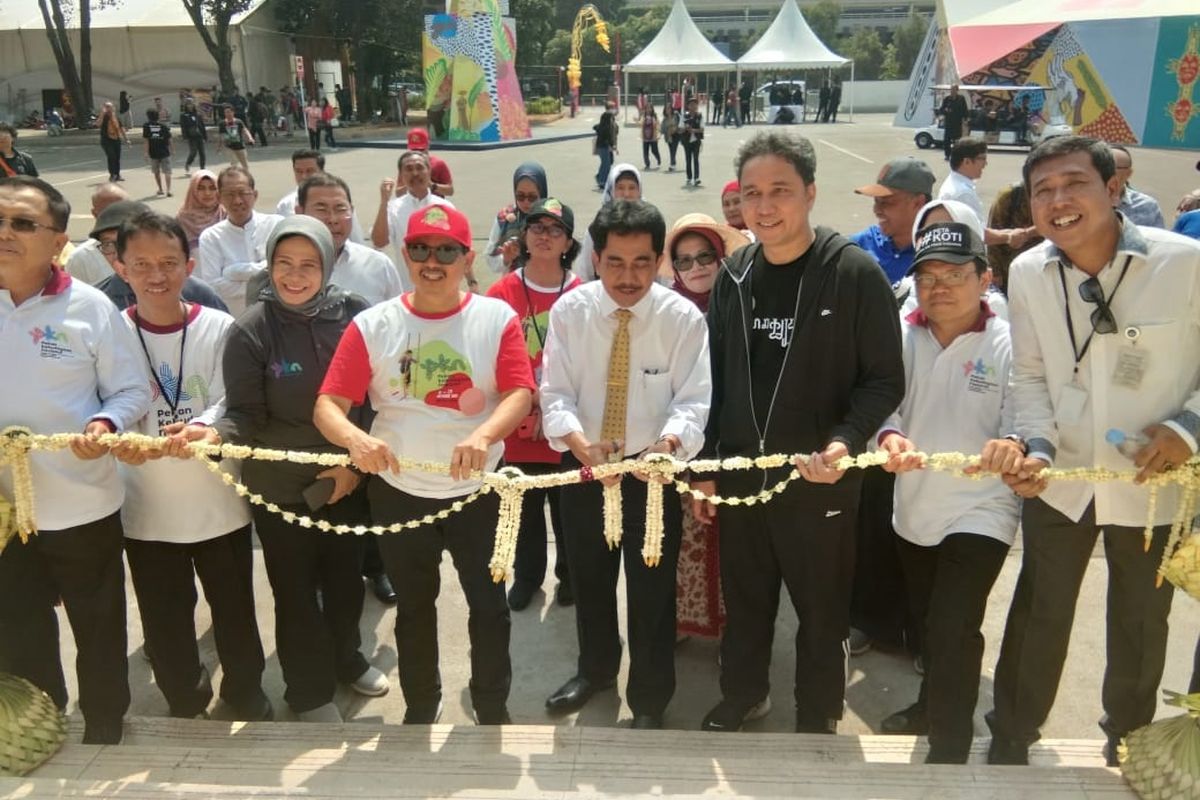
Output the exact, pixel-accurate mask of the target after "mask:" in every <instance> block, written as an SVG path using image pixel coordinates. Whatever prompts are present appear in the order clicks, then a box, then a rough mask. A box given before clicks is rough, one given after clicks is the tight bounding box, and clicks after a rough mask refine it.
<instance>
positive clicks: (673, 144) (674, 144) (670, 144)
mask: <svg viewBox="0 0 1200 800" xmlns="http://www.w3.org/2000/svg"><path fill="white" fill-rule="evenodd" d="M667 149H668V150H669V151H670V153H671V166H672V167H673V166H675V156H676V154H678V152H679V137H678V136H671V137H669V138H668V139H667Z"/></svg>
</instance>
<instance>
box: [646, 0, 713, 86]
mask: <svg viewBox="0 0 1200 800" xmlns="http://www.w3.org/2000/svg"><path fill="white" fill-rule="evenodd" d="M733 69H734V63H733V62H732V61H730V60H729V58H728V57H726V56H725V54H724V53H722V52H721V51H720V50H718V49H717V48H716V47H714V46H713V43H712V42H710V41H709V40H708V38H707V37H705V35H704V34H703V33H701V32H700V29H699V28H697V27H696V23H695V22H693V21H692V16H691V15H690V14H689V13H688V10H687V6H685V5H684V4H683V0H675V5H674V6H673V7H672V8H671V14H670V16H668V17H667V21H666V22H664V23H663V26H662V30H660V31H659V32H658V35H657V36H655V37H654V40H653V41H651V42H650V44H648V45H646V47H645V48H644V49H643V50H642V52H640V53H638V54H637V55H636V56H634V57H633V58H632V59H631V60H630V61H629V63H628V64H626V65H625V67H624V70H625V72H730V71H732V70H733Z"/></svg>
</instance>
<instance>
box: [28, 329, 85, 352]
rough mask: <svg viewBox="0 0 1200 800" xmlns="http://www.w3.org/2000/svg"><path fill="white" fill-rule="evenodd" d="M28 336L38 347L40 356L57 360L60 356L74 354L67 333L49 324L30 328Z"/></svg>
mask: <svg viewBox="0 0 1200 800" xmlns="http://www.w3.org/2000/svg"><path fill="white" fill-rule="evenodd" d="M29 337H30V338H31V339H33V345H34V347H37V348H38V350H39V355H41V357H42V358H49V359H53V360H54V361H58V360H59V359H61V358H65V357H68V356H73V355H75V351H74V350H72V349H71V340H70V339H69V338H68V337H67V334H66V333H65V332H64V331H60V330H55V329H54V328H53V327H52V326H50V325H46V326H45V327H42V328H33V329H31V330H30V331H29Z"/></svg>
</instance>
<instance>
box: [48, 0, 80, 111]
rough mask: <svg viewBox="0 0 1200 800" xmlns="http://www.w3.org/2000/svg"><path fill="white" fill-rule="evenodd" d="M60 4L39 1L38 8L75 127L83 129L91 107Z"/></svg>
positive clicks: (51, 1)
mask: <svg viewBox="0 0 1200 800" xmlns="http://www.w3.org/2000/svg"><path fill="white" fill-rule="evenodd" d="M60 3H61V0H38V7H39V8H40V9H41V11H42V21H43V22H44V23H45V24H46V38H47V39H49V40H50V49H51V50H53V51H54V60H55V61H56V62H58V73H59V75H60V76H61V77H62V82H63V88H64V89H65V90H66V92H67V96H68V97H70V98H71V105H72V106H73V110H74V112H75V125H76V126H77V127H80V128H83V127H86V126H87V121H88V117H89V116H90V114H91V106H90V104H89V103H88V102H87V100H86V98H85V97H84V94H83V88H82V86H81V85H80V82H79V72H78V70H77V69H76V67H75V52H74V51H73V50H72V49H71V40H70V39H68V38H67V22H66V20H65V19H64V18H63V13H62V5H61V4H60ZM51 17H53V19H51Z"/></svg>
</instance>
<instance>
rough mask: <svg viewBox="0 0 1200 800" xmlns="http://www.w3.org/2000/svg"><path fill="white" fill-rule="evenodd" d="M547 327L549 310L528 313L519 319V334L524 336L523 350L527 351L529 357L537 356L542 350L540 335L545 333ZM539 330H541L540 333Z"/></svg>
mask: <svg viewBox="0 0 1200 800" xmlns="http://www.w3.org/2000/svg"><path fill="white" fill-rule="evenodd" d="M549 328H550V312H549V311H543V312H542V313H540V314H530V315H529V316H527V317H523V318H522V319H521V334H522V335H523V336H524V337H525V351H526V352H528V353H529V357H530V358H537V357H538V353H540V352H542V337H544V336H545V335H546V332H547V330H548V329H549ZM539 331H541V334H540V335H539V334H538V332H539Z"/></svg>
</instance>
